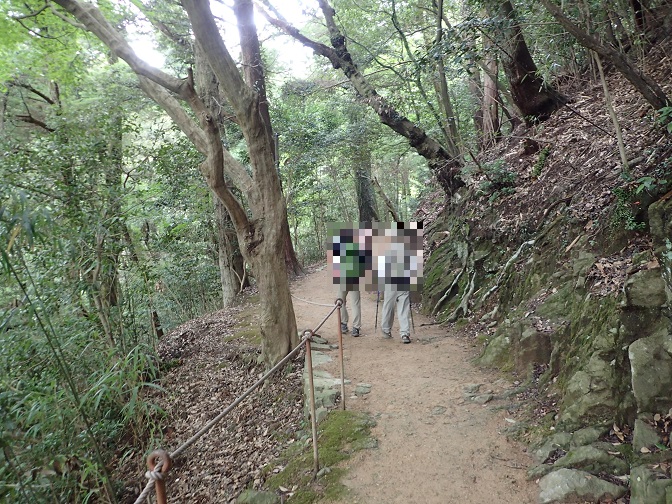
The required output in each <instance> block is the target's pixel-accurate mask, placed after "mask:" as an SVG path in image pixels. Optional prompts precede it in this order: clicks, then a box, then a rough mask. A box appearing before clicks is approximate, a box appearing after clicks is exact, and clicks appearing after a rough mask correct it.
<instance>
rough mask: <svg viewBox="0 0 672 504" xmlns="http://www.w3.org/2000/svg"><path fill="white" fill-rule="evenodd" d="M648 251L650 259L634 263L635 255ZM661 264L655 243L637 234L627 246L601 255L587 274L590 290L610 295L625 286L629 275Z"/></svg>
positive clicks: (594, 292) (599, 294)
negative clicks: (604, 255) (609, 253)
mask: <svg viewBox="0 0 672 504" xmlns="http://www.w3.org/2000/svg"><path fill="white" fill-rule="evenodd" d="M643 252H648V253H649V257H648V259H649V260H648V261H647V262H645V263H638V264H633V257H634V256H635V255H637V254H641V253H643ZM658 267H659V264H658V261H657V260H656V258H655V256H654V255H653V245H652V244H651V242H650V241H649V239H648V238H645V237H642V236H637V237H635V238H633V239H632V240H631V241H630V242H629V243H628V245H627V246H626V247H624V248H622V249H621V250H619V251H618V252H617V253H616V254H612V255H610V256H608V257H600V258H599V259H598V260H597V261H595V264H593V266H592V267H591V268H590V270H589V271H588V275H587V285H588V286H589V289H590V292H592V293H593V294H596V295H598V296H602V297H604V296H608V295H610V294H612V293H615V292H618V291H620V290H621V289H622V288H623V285H624V284H625V281H626V279H627V278H628V276H629V275H632V274H633V273H635V272H637V271H640V270H643V269H655V268H658Z"/></svg>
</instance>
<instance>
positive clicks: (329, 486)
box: [265, 410, 375, 504]
mask: <svg viewBox="0 0 672 504" xmlns="http://www.w3.org/2000/svg"><path fill="white" fill-rule="evenodd" d="M373 425H375V423H374V422H373V421H372V420H371V419H370V418H369V417H368V416H367V415H364V414H362V413H357V412H352V411H340V410H335V411H331V412H330V413H329V415H327V417H326V418H325V420H324V421H323V422H322V423H321V424H320V425H319V426H318V440H319V460H320V465H321V467H329V468H331V472H329V473H327V474H325V475H324V476H322V478H321V479H320V480H318V481H317V482H316V484H315V483H313V481H312V480H313V478H312V471H311V470H312V467H313V453H312V450H307V449H306V445H305V444H304V443H293V444H292V445H290V448H289V449H288V450H287V451H286V452H285V453H283V454H282V455H281V457H280V462H281V463H282V465H284V466H285V468H284V469H283V470H282V471H281V472H280V473H277V474H274V475H272V476H271V477H269V478H268V480H267V481H266V484H265V486H266V488H268V489H269V490H271V491H275V490H277V488H278V487H280V486H283V487H285V488H292V487H293V486H294V485H297V486H298V489H297V491H296V492H295V494H294V495H293V496H292V498H291V502H294V503H303V504H310V503H312V502H317V501H318V500H320V499H321V498H324V499H328V500H337V499H338V498H341V497H343V496H344V495H345V494H346V492H347V489H346V488H345V487H344V486H343V484H342V483H340V481H339V480H340V478H341V477H342V476H343V474H344V470H343V469H339V468H338V464H339V462H342V461H343V460H346V459H347V458H349V457H350V455H351V454H353V453H354V452H356V451H359V450H362V449H366V448H367V447H371V446H375V444H373V443H375V442H374V441H373V440H372V439H371V437H370V431H371V427H372V426H373ZM273 465H274V464H269V466H273Z"/></svg>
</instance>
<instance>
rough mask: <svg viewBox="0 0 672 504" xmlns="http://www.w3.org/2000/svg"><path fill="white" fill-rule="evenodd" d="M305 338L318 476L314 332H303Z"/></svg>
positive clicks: (314, 468)
mask: <svg viewBox="0 0 672 504" xmlns="http://www.w3.org/2000/svg"><path fill="white" fill-rule="evenodd" d="M303 337H304V338H305V339H306V368H308V387H309V389H310V390H309V392H310V426H311V428H312V431H313V476H317V473H318V471H319V470H320V461H319V458H318V454H317V415H316V411H315V383H314V381H313V355H312V353H311V349H310V342H311V340H312V337H313V331H310V330H306V331H303Z"/></svg>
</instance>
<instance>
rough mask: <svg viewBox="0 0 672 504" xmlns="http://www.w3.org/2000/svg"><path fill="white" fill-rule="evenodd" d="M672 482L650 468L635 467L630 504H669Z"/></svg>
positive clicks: (631, 479) (632, 472)
mask: <svg viewBox="0 0 672 504" xmlns="http://www.w3.org/2000/svg"><path fill="white" fill-rule="evenodd" d="M670 490H672V480H671V479H668V478H667V477H666V476H665V475H664V474H662V473H660V472H659V471H655V470H654V469H652V468H650V467H649V466H637V467H633V468H632V471H631V472H630V504H667V502H669V501H668V500H667V495H668V494H669V493H670Z"/></svg>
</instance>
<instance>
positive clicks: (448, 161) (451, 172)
mask: <svg viewBox="0 0 672 504" xmlns="http://www.w3.org/2000/svg"><path fill="white" fill-rule="evenodd" d="M318 3H319V5H320V9H321V10H322V13H323V14H324V18H325V21H326V24H327V28H328V30H329V38H330V41H331V47H329V46H327V45H325V44H322V43H320V42H317V41H314V40H311V39H309V38H308V37H306V36H304V35H302V34H301V33H300V32H299V31H298V30H297V29H296V28H295V27H293V26H291V25H290V24H289V23H287V22H286V21H284V20H281V19H276V18H273V17H272V16H270V14H269V13H268V12H265V11H264V10H261V13H262V14H263V15H264V16H265V17H266V19H267V20H268V22H269V23H271V24H272V25H274V26H276V27H277V28H279V29H281V30H283V31H284V32H285V33H287V34H288V35H290V36H292V37H294V38H296V39H297V40H298V41H299V42H301V43H302V44H303V45H305V46H306V47H309V48H310V49H312V50H313V51H314V52H315V53H316V54H318V55H321V56H324V57H326V58H327V59H329V61H330V62H331V64H332V66H333V67H334V68H336V69H340V70H342V71H343V73H344V74H345V76H346V77H347V78H348V79H349V80H350V83H351V84H352V86H353V88H354V89H355V91H356V92H357V93H358V94H359V96H361V97H362V99H363V102H364V103H366V104H367V105H368V106H369V107H370V108H372V109H373V111H374V112H375V113H376V114H377V115H378V118H379V120H380V122H382V123H383V124H385V125H386V126H388V127H389V128H391V129H392V130H393V131H394V132H396V133H398V134H399V135H401V136H403V137H405V138H406V139H407V140H408V143H409V145H410V146H411V147H412V148H413V149H415V151H416V152H417V153H418V154H420V155H421V156H422V157H424V158H425V159H426V160H427V164H428V165H429V168H430V169H431V170H432V172H433V173H434V175H435V176H436V179H437V180H438V182H439V184H441V187H442V188H443V189H444V191H445V192H446V194H447V195H451V194H452V193H453V192H455V191H457V190H458V189H459V188H461V187H463V186H464V181H463V180H462V178H461V175H460V170H461V168H462V162H461V160H460V159H458V158H455V157H454V156H451V155H450V153H449V152H448V151H447V150H446V149H445V148H444V147H443V146H442V145H441V143H440V142H438V141H437V140H436V139H435V138H433V137H430V136H429V135H428V134H427V132H426V131H425V130H424V129H422V128H421V127H419V126H417V125H416V124H414V123H413V122H412V121H410V120H409V119H408V118H407V117H405V116H404V115H403V114H401V113H400V112H399V111H398V110H397V109H396V108H395V107H394V106H393V105H392V104H391V103H390V102H388V101H387V100H386V99H385V98H384V97H383V96H381V95H380V94H379V93H378V92H377V91H376V89H375V88H374V87H373V86H372V85H371V83H370V82H369V81H368V80H367V78H366V76H365V75H364V74H362V72H361V71H360V70H359V68H358V67H357V65H356V64H355V62H354V60H353V59H352V55H351V54H350V53H349V51H348V49H347V47H346V43H345V40H346V38H345V36H344V35H343V34H342V33H341V32H340V31H339V29H338V27H337V26H336V22H335V14H336V12H335V11H334V9H333V8H332V7H331V6H330V5H329V3H328V2H327V0H318Z"/></svg>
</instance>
